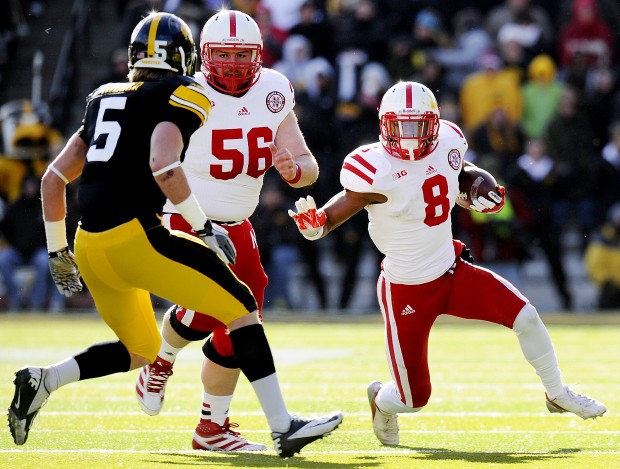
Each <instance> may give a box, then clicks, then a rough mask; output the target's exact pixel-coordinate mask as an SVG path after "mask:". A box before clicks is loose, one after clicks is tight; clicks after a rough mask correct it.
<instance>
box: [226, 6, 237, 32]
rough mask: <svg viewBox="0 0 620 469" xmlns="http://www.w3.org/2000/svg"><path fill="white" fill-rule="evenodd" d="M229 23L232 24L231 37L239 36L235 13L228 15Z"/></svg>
mask: <svg viewBox="0 0 620 469" xmlns="http://www.w3.org/2000/svg"><path fill="white" fill-rule="evenodd" d="M228 21H229V22H230V35H231V37H236V36H237V15H235V12H234V11H231V12H230V15H228Z"/></svg>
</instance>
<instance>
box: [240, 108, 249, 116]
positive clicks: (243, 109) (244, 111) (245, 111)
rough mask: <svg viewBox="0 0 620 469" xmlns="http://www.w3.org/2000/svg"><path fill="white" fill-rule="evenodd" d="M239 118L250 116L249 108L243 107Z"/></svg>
mask: <svg viewBox="0 0 620 469" xmlns="http://www.w3.org/2000/svg"><path fill="white" fill-rule="evenodd" d="M237 115H238V116H249V115H250V111H248V108H247V107H245V106H243V107H242V108H241V109H240V110H239V113H238V114H237Z"/></svg>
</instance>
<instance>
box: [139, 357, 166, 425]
mask: <svg viewBox="0 0 620 469" xmlns="http://www.w3.org/2000/svg"><path fill="white" fill-rule="evenodd" d="M170 376H172V363H170V362H167V361H166V360H163V359H162V358H160V357H157V358H156V359H155V362H153V363H152V364H150V365H146V366H144V367H142V369H141V370H140V374H139V375H138V380H137V381H136V397H137V398H138V404H140V407H141V408H142V410H143V411H144V413H146V414H148V415H157V414H159V413H160V412H161V409H162V407H163V406H164V394H165V392H166V384H168V378H170Z"/></svg>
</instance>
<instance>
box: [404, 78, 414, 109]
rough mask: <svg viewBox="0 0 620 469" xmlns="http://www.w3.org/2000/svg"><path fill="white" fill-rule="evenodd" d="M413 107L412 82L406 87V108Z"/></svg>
mask: <svg viewBox="0 0 620 469" xmlns="http://www.w3.org/2000/svg"><path fill="white" fill-rule="evenodd" d="M412 107H413V86H411V84H410V83H408V84H407V86H406V87H405V108H406V109H411V108H412Z"/></svg>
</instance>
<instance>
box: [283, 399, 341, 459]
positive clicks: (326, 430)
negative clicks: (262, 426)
mask: <svg viewBox="0 0 620 469" xmlns="http://www.w3.org/2000/svg"><path fill="white" fill-rule="evenodd" d="M342 418H343V415H342V412H338V411H336V412H332V413H331V414H327V415H325V416H323V417H317V418H314V419H311V418H303V417H299V416H297V415H291V426H290V428H289V429H288V431H287V432H285V433H276V432H273V433H271V438H272V439H273V444H274V446H275V448H276V452H277V453H278V455H279V456H280V457H282V458H290V457H291V456H294V455H295V453H299V452H300V451H301V449H302V448H303V447H304V446H306V445H308V444H310V443H312V442H313V441H315V440H318V439H321V438H323V437H324V436H326V435H329V434H330V433H331V432H332V431H334V430H335V429H336V428H338V425H340V422H342Z"/></svg>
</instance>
